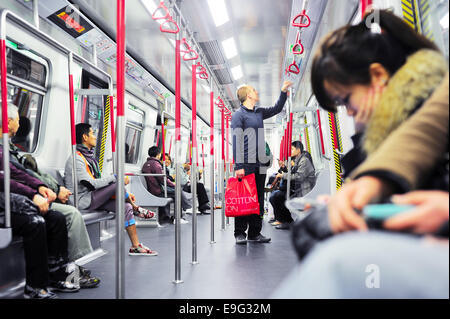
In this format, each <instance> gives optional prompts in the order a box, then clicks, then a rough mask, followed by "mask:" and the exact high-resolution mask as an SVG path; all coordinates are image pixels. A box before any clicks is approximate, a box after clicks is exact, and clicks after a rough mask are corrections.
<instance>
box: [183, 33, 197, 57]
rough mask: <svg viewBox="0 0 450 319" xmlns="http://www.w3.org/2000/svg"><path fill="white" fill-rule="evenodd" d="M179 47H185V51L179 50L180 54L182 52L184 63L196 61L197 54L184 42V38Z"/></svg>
mask: <svg viewBox="0 0 450 319" xmlns="http://www.w3.org/2000/svg"><path fill="white" fill-rule="evenodd" d="M181 46H185V47H186V50H181V49H180V52H183V53H184V55H183V60H184V61H192V60H197V59H198V53H197V52H196V51H195V50H194V49H192V48H191V46H190V45H189V44H188V43H187V42H186V38H183V39H181V44H180V47H181Z"/></svg>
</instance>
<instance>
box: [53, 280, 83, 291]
mask: <svg viewBox="0 0 450 319" xmlns="http://www.w3.org/2000/svg"><path fill="white" fill-rule="evenodd" d="M49 289H50V290H51V291H52V292H53V291H59V292H78V291H79V290H80V286H75V285H74V284H72V283H70V282H67V281H51V282H50V286H49Z"/></svg>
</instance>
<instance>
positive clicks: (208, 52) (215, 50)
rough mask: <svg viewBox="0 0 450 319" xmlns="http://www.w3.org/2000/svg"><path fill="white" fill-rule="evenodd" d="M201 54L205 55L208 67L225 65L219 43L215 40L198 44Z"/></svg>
mask: <svg viewBox="0 0 450 319" xmlns="http://www.w3.org/2000/svg"><path fill="white" fill-rule="evenodd" d="M199 44H200V46H201V48H202V50H203V52H204V53H205V56H206V60H208V61H207V62H208V64H209V65H220V64H224V63H225V58H224V57H223V54H222V50H221V48H220V46H219V42H217V41H216V40H213V41H207V42H200V43H199Z"/></svg>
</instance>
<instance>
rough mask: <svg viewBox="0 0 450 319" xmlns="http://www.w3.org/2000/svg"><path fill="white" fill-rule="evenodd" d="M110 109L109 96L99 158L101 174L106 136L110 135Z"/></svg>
mask: <svg viewBox="0 0 450 319" xmlns="http://www.w3.org/2000/svg"><path fill="white" fill-rule="evenodd" d="M110 109H111V108H110V104H109V96H107V97H106V104H105V116H104V117H103V132H102V140H101V143H100V155H99V158H98V167H99V168H100V172H103V160H104V158H105V145H106V136H107V135H108V127H109V115H110Z"/></svg>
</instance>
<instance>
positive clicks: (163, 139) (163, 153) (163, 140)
mask: <svg viewBox="0 0 450 319" xmlns="http://www.w3.org/2000/svg"><path fill="white" fill-rule="evenodd" d="M161 132H162V133H161V134H162V160H163V161H165V160H166V145H165V144H166V141H165V138H164V121H162V123H161Z"/></svg>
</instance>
